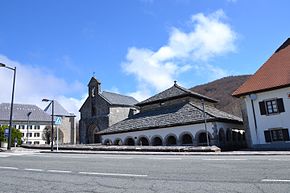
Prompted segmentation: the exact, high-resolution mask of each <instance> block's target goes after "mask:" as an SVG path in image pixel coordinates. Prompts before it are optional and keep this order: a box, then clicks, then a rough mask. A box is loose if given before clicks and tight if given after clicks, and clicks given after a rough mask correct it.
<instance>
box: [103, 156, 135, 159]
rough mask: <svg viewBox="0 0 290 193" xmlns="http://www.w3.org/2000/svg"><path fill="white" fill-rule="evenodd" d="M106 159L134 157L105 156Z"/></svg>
mask: <svg viewBox="0 0 290 193" xmlns="http://www.w3.org/2000/svg"><path fill="white" fill-rule="evenodd" d="M102 158H105V159H133V158H132V157H117V156H104V157H102Z"/></svg>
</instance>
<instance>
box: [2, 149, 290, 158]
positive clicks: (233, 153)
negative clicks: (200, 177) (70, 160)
mask: <svg viewBox="0 0 290 193" xmlns="http://www.w3.org/2000/svg"><path fill="white" fill-rule="evenodd" d="M6 152H7V151H6ZM9 152H11V153H57V154H99V155H100V154H110V155H179V156H279V155H289V156H290V151H250V150H249V151H227V152H154V151H152V152H144V151H89V150H59V151H56V150H54V151H53V152H52V151H50V149H47V150H44V149H28V148H23V147H16V148H14V147H13V148H11V151H9ZM0 153H1V152H0Z"/></svg>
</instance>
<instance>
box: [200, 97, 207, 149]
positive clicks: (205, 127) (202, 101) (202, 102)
mask: <svg viewBox="0 0 290 193" xmlns="http://www.w3.org/2000/svg"><path fill="white" fill-rule="evenodd" d="M201 104H202V111H203V119H204V129H205V133H206V145H207V146H209V138H208V132H207V126H206V122H207V121H206V117H205V109H204V100H203V99H201Z"/></svg>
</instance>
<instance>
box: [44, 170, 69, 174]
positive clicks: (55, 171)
mask: <svg viewBox="0 0 290 193" xmlns="http://www.w3.org/2000/svg"><path fill="white" fill-rule="evenodd" d="M47 172H51V173H72V171H66V170H47Z"/></svg>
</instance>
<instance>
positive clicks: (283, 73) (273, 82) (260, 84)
mask: <svg viewBox="0 0 290 193" xmlns="http://www.w3.org/2000/svg"><path fill="white" fill-rule="evenodd" d="M286 86H290V38H288V39H287V40H286V41H285V42H284V43H283V44H282V45H281V46H280V47H279V48H278V49H277V51H276V52H275V53H274V54H273V55H272V56H271V57H270V58H269V59H268V60H267V61H266V62H265V63H264V64H263V66H261V68H260V69H259V70H258V71H257V72H256V73H255V74H254V75H253V76H252V77H250V78H249V79H248V80H247V81H246V82H245V83H244V84H242V86H240V87H239V88H238V89H237V90H236V91H235V92H234V93H233V96H236V97H239V96H242V95H246V94H249V93H256V92H262V91H266V90H272V89H276V88H283V87H286Z"/></svg>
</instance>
